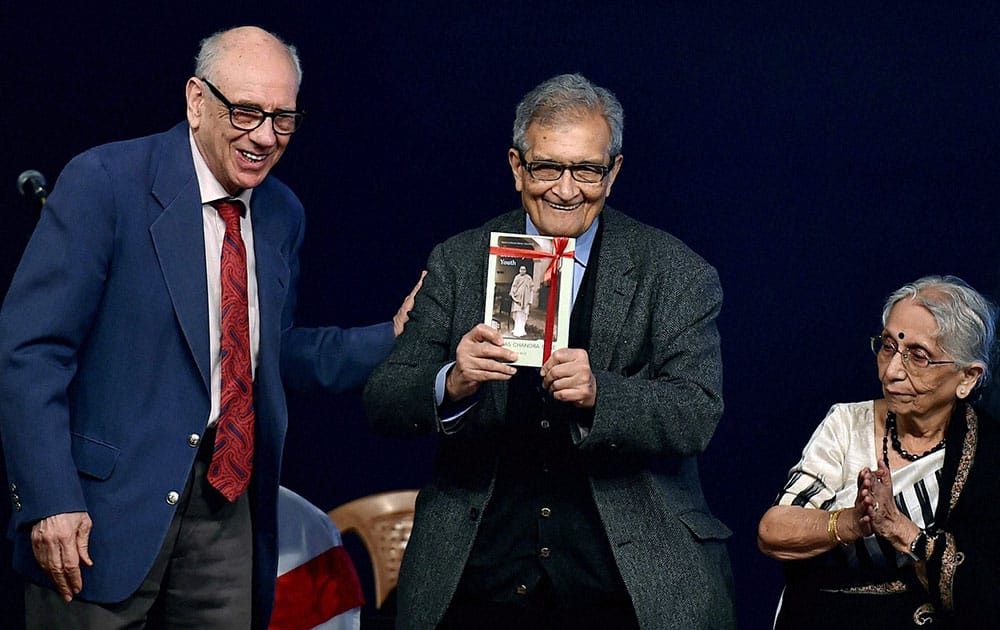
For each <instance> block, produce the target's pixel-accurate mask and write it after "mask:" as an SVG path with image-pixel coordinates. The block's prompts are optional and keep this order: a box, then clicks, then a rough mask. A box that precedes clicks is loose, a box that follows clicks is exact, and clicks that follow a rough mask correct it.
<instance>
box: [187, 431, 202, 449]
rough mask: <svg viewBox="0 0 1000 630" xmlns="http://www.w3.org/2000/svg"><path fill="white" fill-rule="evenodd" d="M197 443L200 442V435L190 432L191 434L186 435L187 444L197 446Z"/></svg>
mask: <svg viewBox="0 0 1000 630" xmlns="http://www.w3.org/2000/svg"><path fill="white" fill-rule="evenodd" d="M199 444H201V436H200V435H198V434H197V433H192V434H191V435H189V436H188V446H190V447H192V448H194V447H195V446H198V445H199Z"/></svg>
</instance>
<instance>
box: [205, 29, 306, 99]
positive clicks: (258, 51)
mask: <svg viewBox="0 0 1000 630" xmlns="http://www.w3.org/2000/svg"><path fill="white" fill-rule="evenodd" d="M276 57H277V58H279V59H280V58H281V57H285V58H286V59H287V63H289V64H290V67H291V68H292V72H293V73H294V76H295V87H296V89H298V87H299V85H301V83H302V64H301V63H300V62H299V53H298V51H297V50H296V49H295V46H292V45H291V44H287V43H285V41H284V40H282V39H281V38H280V37H278V36H277V35H275V34H274V33H269V32H267V31H265V30H264V29H262V28H260V27H257V26H238V27H236V28H232V29H229V30H226V31H219V32H218V33H215V34H213V35H210V36H209V37H206V38H205V39H203V40H202V41H201V48H200V50H199V51H198V57H197V58H196V60H195V62H196V65H195V71H194V73H195V76H199V77H205V78H207V79H208V80H209V81H212V82H213V83H214V82H216V81H219V80H221V79H222V77H221V76H220V74H221V73H223V72H225V71H226V70H228V69H229V68H232V67H234V66H244V67H246V66H252V65H253V64H256V63H257V61H258V60H259V59H262V58H268V59H272V60H274V59H275V58H276Z"/></svg>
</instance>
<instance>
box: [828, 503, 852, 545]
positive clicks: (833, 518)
mask: <svg viewBox="0 0 1000 630" xmlns="http://www.w3.org/2000/svg"><path fill="white" fill-rule="evenodd" d="M845 509H846V508H840V509H839V510H834V511H833V512H830V520H829V521H827V522H826V531H827V533H828V534H830V540H836V541H837V542H838V543H840V544H841V545H846V544H847V543H846V542H844V539H843V538H841V537H840V533H839V532H838V531H837V521H839V520H840V513H841V512H843V511H844V510H845Z"/></svg>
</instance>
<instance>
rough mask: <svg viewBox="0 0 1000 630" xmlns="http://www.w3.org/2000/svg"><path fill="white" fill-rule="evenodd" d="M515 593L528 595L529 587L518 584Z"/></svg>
mask: <svg viewBox="0 0 1000 630" xmlns="http://www.w3.org/2000/svg"><path fill="white" fill-rule="evenodd" d="M514 592H515V593H517V594H518V595H527V594H528V587H527V586H525V585H524V584H518V585H517V588H515V589H514Z"/></svg>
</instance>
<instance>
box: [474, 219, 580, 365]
mask: <svg viewBox="0 0 1000 630" xmlns="http://www.w3.org/2000/svg"><path fill="white" fill-rule="evenodd" d="M575 247H576V241H575V240H574V239H572V238H567V237H562V236H530V235H528V234H509V233H506V232H491V233H490V251H489V267H488V271H487V275H486V277H487V282H486V305H485V322H486V323H487V324H490V325H492V326H493V327H494V328H496V329H497V330H499V331H500V333H501V334H502V335H503V345H504V347H505V348H510V349H511V350H513V351H514V352H517V355H518V357H517V360H516V361H514V365H523V366H534V367H541V365H542V364H543V363H545V361H546V360H547V359H548V358H549V355H551V354H552V352H553V351H554V350H557V349H559V348H565V347H566V346H567V345H568V344H569V316H570V310H571V309H572V300H573V252H574V250H575Z"/></svg>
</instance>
